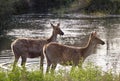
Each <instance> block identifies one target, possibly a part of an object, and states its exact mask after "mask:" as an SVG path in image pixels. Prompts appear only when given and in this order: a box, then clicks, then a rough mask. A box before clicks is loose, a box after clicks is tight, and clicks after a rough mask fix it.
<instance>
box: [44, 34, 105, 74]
mask: <svg viewBox="0 0 120 81" xmlns="http://www.w3.org/2000/svg"><path fill="white" fill-rule="evenodd" d="M97 44H101V45H104V44H105V42H104V41H103V40H101V39H100V38H98V37H97V32H92V33H91V34H90V36H89V39H88V41H87V44H86V45H85V46H82V47H75V46H68V45H63V44H59V43H55V42H52V43H49V44H46V45H45V46H44V48H43V52H44V56H45V57H46V60H47V70H46V72H49V70H50V66H51V69H53V71H54V70H55V68H56V66H57V64H58V63H59V64H61V65H72V66H78V65H79V62H80V61H81V60H82V63H83V62H84V60H85V59H86V58H87V57H88V56H89V55H91V54H92V53H93V51H94V50H95V49H96V45H97Z"/></svg>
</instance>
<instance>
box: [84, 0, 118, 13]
mask: <svg viewBox="0 0 120 81" xmlns="http://www.w3.org/2000/svg"><path fill="white" fill-rule="evenodd" d="M119 4H120V1H119V0H92V2H91V4H90V5H89V6H88V7H86V9H85V12H88V13H94V12H101V13H106V14H119V13H120V5H119Z"/></svg>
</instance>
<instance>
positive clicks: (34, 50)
mask: <svg viewBox="0 0 120 81" xmlns="http://www.w3.org/2000/svg"><path fill="white" fill-rule="evenodd" d="M51 26H52V27H53V33H52V36H51V37H50V38H48V39H29V38H20V39H16V40H15V41H14V42H13V43H12V44H11V49H12V51H13V53H14V56H15V60H14V64H13V70H14V69H15V66H16V63H17V62H18V60H19V58H20V57H21V58H22V62H21V65H22V66H23V65H25V63H26V60H27V58H35V57H41V62H40V66H41V67H42V66H43V59H44V56H43V46H44V45H45V44H48V43H50V42H56V39H57V35H58V34H59V35H63V34H64V33H63V32H62V30H61V29H60V28H59V24H58V25H57V26H54V25H53V24H51Z"/></svg>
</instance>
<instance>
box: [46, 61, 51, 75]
mask: <svg viewBox="0 0 120 81" xmlns="http://www.w3.org/2000/svg"><path fill="white" fill-rule="evenodd" d="M50 65H51V62H50V61H49V59H47V70H46V72H47V73H48V72H49V70H50Z"/></svg>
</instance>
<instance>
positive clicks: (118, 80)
mask: <svg viewBox="0 0 120 81" xmlns="http://www.w3.org/2000/svg"><path fill="white" fill-rule="evenodd" d="M0 81H120V75H114V74H112V73H111V71H109V72H102V71H101V70H100V68H99V67H93V66H87V67H86V68H84V69H83V68H80V67H73V68H72V69H71V71H70V72H68V71H64V70H59V71H57V72H55V73H53V72H50V73H46V74H43V73H42V71H40V70H37V71H26V70H23V69H21V68H18V67H17V68H16V70H15V71H3V70H0Z"/></svg>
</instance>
